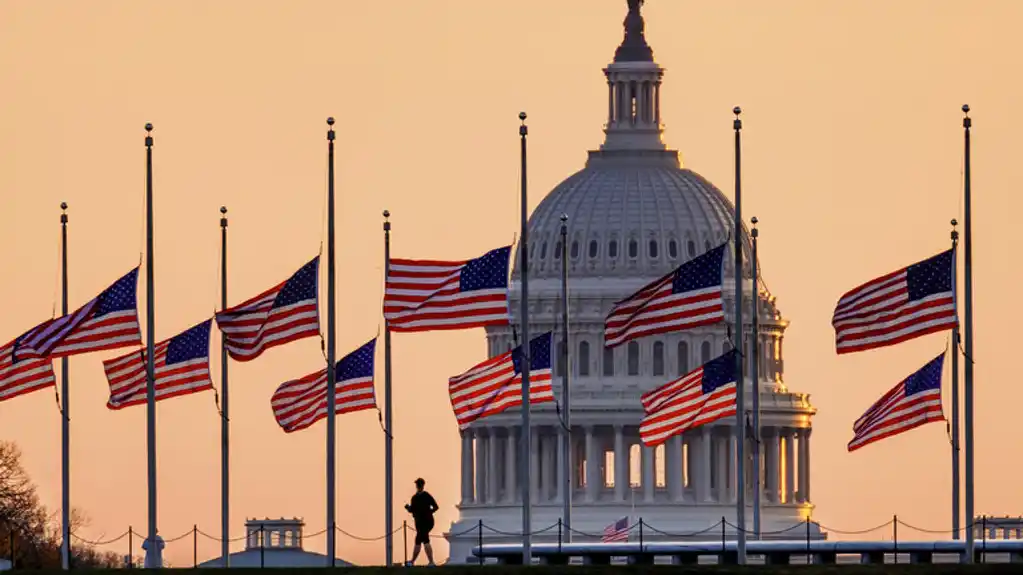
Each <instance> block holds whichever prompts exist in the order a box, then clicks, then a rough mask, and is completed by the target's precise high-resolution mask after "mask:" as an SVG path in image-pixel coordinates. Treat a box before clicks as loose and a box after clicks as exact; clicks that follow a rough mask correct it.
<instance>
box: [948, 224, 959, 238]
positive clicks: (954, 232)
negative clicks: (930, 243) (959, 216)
mask: <svg viewBox="0 0 1023 575" xmlns="http://www.w3.org/2000/svg"><path fill="white" fill-rule="evenodd" d="M950 223H951V224H952V241H953V242H954V241H957V240H958V239H959V230H957V229H956V226H958V225H959V221H958V220H956V219H955V218H952V221H951V222H950Z"/></svg>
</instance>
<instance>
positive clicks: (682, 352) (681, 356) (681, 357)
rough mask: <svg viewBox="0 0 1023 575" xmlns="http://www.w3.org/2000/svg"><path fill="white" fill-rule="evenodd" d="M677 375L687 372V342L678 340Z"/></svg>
mask: <svg viewBox="0 0 1023 575" xmlns="http://www.w3.org/2000/svg"><path fill="white" fill-rule="evenodd" d="M677 372H678V375H685V374H687V373H689V344H688V343H686V342H684V341H680V342H678V370H677Z"/></svg>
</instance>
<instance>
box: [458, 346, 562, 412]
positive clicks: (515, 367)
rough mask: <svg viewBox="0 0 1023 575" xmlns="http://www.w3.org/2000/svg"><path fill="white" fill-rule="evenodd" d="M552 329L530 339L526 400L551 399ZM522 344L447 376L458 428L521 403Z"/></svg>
mask: <svg viewBox="0 0 1023 575" xmlns="http://www.w3.org/2000/svg"><path fill="white" fill-rule="evenodd" d="M551 337H552V335H551V332H547V333H545V334H543V335H540V336H537V337H535V338H533V340H532V341H531V342H529V354H530V362H529V403H530V404H534V403H544V402H551V401H554V391H553V389H552V388H551ZM523 359H524V358H523V357H522V346H521V345H520V346H518V347H516V348H515V349H513V350H511V351H507V352H505V353H502V354H501V355H498V356H496V357H492V358H490V359H488V360H486V361H484V362H483V363H480V364H478V365H476V366H475V367H473V368H472V369H470V370H469V371H467V372H465V373H463V374H461V375H456V376H455V377H452V378H450V379H449V380H448V394H449V395H450V396H451V407H452V408H453V409H454V411H455V419H456V420H457V421H458V428H459V429H465V428H466V427H468V426H469V424H471V423H472V422H474V421H476V420H477V419H480V418H483V417H487V416H488V415H494V414H495V413H501V412H502V411H504V410H506V409H508V408H509V407H516V406H521V405H522V362H523Z"/></svg>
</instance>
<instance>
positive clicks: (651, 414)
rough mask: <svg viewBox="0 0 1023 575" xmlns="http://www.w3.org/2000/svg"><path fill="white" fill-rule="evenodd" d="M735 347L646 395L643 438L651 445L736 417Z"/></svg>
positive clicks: (641, 399)
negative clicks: (708, 424)
mask: <svg viewBox="0 0 1023 575" xmlns="http://www.w3.org/2000/svg"><path fill="white" fill-rule="evenodd" d="M736 357H737V354H736V351H735V350H734V349H732V350H730V351H728V352H726V353H725V354H723V355H720V356H718V357H716V358H714V359H712V360H710V361H708V362H707V363H705V364H703V365H702V366H700V367H698V368H696V369H695V370H693V371H691V372H689V373H687V374H685V375H683V376H682V377H680V378H678V379H676V380H674V381H671V382H668V383H666V384H664V385H662V386H661V387H658V388H656V389H653V390H651V391H648V392H646V393H644V394H643V396H642V397H641V398H640V401H641V402H642V403H643V410H644V411H646V416H644V417H643V421H642V423H640V425H639V438H640V439H641V440H642V441H643V444H644V445H646V446H648V447H654V446H656V445H660V444H662V443H664V441H665V440H667V439H668V438H669V437H671V436H673V435H678V434H679V433H683V432H685V431H686V430H689V429H692V428H694V427H699V426H701V425H705V424H707V423H711V422H713V421H717V420H719V419H724V418H726V417H730V416H733V417H734V416H735V401H736V398H735V360H736Z"/></svg>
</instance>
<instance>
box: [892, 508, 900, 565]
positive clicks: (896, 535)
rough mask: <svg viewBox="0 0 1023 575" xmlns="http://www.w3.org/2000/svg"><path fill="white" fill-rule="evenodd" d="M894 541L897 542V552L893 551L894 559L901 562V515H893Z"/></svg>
mask: <svg viewBox="0 0 1023 575" xmlns="http://www.w3.org/2000/svg"><path fill="white" fill-rule="evenodd" d="M892 541H893V542H894V543H895V553H892V560H893V561H895V564H896V565H898V564H899V516H898V515H892Z"/></svg>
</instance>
